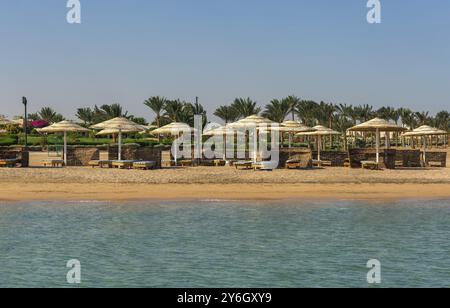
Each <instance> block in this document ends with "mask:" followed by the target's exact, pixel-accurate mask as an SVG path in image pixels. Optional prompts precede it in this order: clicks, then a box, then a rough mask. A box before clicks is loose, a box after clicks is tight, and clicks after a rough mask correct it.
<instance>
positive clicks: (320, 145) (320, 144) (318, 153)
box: [317, 136, 322, 161]
mask: <svg viewBox="0 0 450 308" xmlns="http://www.w3.org/2000/svg"><path fill="white" fill-rule="evenodd" d="M321 148H322V136H317V160H318V161H320V150H321Z"/></svg>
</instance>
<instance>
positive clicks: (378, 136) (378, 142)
mask: <svg viewBox="0 0 450 308" xmlns="http://www.w3.org/2000/svg"><path fill="white" fill-rule="evenodd" d="M375 139H376V150H377V164H379V163H380V130H379V129H378V128H377V130H376V138H375Z"/></svg>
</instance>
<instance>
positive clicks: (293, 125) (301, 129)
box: [271, 121, 314, 148]
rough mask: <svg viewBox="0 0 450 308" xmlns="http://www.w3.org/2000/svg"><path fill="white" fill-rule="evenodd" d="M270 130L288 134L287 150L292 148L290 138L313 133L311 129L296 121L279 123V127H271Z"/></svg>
mask: <svg viewBox="0 0 450 308" xmlns="http://www.w3.org/2000/svg"><path fill="white" fill-rule="evenodd" d="M271 129H272V130H275V131H278V132H280V133H282V134H283V133H287V134H289V148H292V137H293V136H294V135H295V134H298V133H306V132H313V131H314V129H313V128H311V127H308V126H306V125H304V124H302V123H300V122H297V121H285V122H283V123H281V126H277V127H272V128H271Z"/></svg>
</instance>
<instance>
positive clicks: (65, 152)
mask: <svg viewBox="0 0 450 308" xmlns="http://www.w3.org/2000/svg"><path fill="white" fill-rule="evenodd" d="M64 166H67V132H64Z"/></svg>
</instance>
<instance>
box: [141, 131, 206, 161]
mask: <svg viewBox="0 0 450 308" xmlns="http://www.w3.org/2000/svg"><path fill="white" fill-rule="evenodd" d="M194 132H197V130H196V129H195V128H192V127H190V126H189V125H188V124H186V123H182V122H173V123H170V124H168V125H166V126H163V127H160V128H158V129H155V130H153V131H151V132H150V134H152V135H171V136H176V137H178V136H179V135H180V134H183V133H194ZM173 156H174V158H175V164H177V163H178V140H177V138H175V143H174V155H173Z"/></svg>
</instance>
